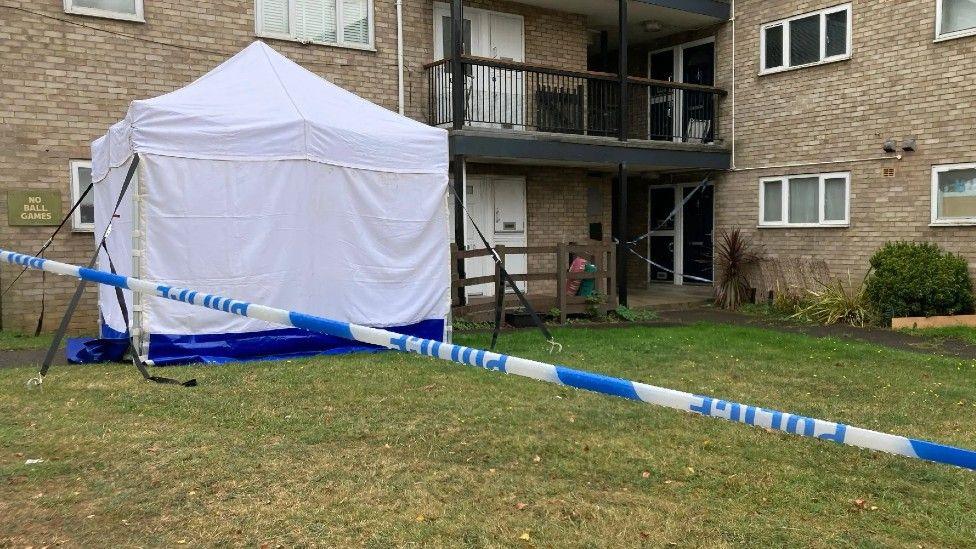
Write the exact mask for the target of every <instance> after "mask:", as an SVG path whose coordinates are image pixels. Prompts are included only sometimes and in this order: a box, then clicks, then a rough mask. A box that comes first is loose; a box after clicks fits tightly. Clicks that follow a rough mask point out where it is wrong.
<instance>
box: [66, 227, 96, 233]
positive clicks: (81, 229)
mask: <svg viewBox="0 0 976 549" xmlns="http://www.w3.org/2000/svg"><path fill="white" fill-rule="evenodd" d="M71 232H73V233H78V234H86V233H87V234H91V233H93V232H95V227H72V228H71Z"/></svg>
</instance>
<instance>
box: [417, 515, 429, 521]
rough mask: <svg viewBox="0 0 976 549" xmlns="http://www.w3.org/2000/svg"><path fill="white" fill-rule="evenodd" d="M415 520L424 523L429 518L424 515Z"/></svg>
mask: <svg viewBox="0 0 976 549" xmlns="http://www.w3.org/2000/svg"><path fill="white" fill-rule="evenodd" d="M415 520H416V521H417V522H423V521H425V520H427V517H425V516H423V515H417V518H416V519H415Z"/></svg>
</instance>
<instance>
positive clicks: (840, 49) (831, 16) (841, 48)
mask: <svg viewBox="0 0 976 549" xmlns="http://www.w3.org/2000/svg"><path fill="white" fill-rule="evenodd" d="M826 17H827V48H826V50H825V51H826V55H827V57H831V56H833V55H844V54H845V53H847V10H844V11H837V12H834V13H828V14H827V16H826Z"/></svg>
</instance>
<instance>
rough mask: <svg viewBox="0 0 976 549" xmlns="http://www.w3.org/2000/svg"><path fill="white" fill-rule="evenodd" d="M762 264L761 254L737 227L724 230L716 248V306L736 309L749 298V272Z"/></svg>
mask: <svg viewBox="0 0 976 549" xmlns="http://www.w3.org/2000/svg"><path fill="white" fill-rule="evenodd" d="M762 260H763V258H762V250H761V249H760V248H759V247H758V246H756V245H755V244H754V243H753V242H752V241H751V240H750V239H749V238H748V237H747V236H745V235H743V234H742V231H741V230H740V229H739V228H738V227H733V228H732V229H729V230H723V231H722V232H721V233H720V234H719V238H718V243H717V244H716V245H715V273H716V277H715V304H716V305H718V306H720V307H722V308H723V309H730V310H733V311H734V310H735V309H737V308H738V307H739V305H741V304H742V302H743V301H745V300H746V296H748V295H749V289H750V287H749V271H751V270H752V269H753V268H754V267H755V266H756V265H758V264H759V263H760V262H761V261H762Z"/></svg>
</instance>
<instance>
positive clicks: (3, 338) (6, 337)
mask: <svg viewBox="0 0 976 549" xmlns="http://www.w3.org/2000/svg"><path fill="white" fill-rule="evenodd" d="M52 339H53V337H52V335H51V334H41V335H39V336H36V337H35V336H34V335H33V334H29V335H28V334H23V333H20V332H12V331H9V330H3V331H0V351H23V350H27V349H47V348H48V347H50V346H51V340H52Z"/></svg>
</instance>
